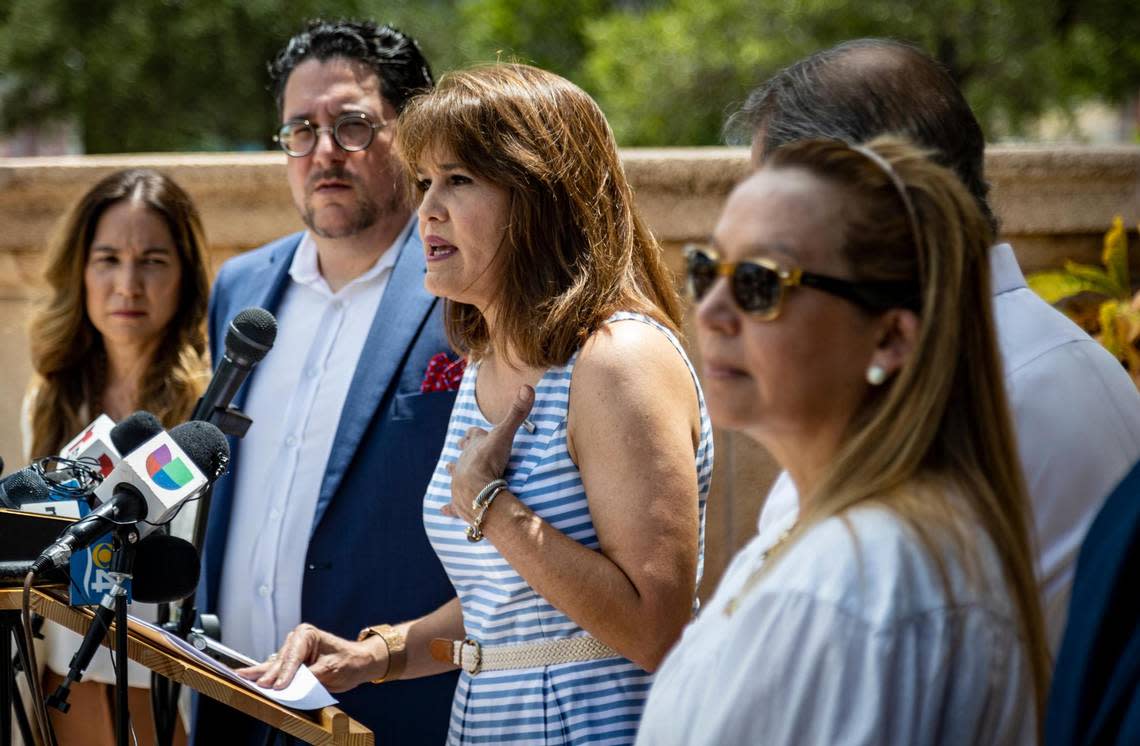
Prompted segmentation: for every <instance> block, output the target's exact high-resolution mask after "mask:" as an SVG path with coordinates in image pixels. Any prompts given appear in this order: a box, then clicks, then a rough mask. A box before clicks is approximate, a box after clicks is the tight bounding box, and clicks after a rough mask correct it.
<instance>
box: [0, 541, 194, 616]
mask: <svg viewBox="0 0 1140 746" xmlns="http://www.w3.org/2000/svg"><path fill="white" fill-rule="evenodd" d="M135 552H136V553H135V567H134V575H133V576H132V578H131V596H132V597H133V598H134V600H135V601H139V602H142V603H148V604H160V603H170V602H173V601H179V600H181V599H183V598H186V597H187V596H189V595H191V594H192V593H194V591H195V590H197V589H198V576H199V573H200V572H201V562H200V560H199V557H198V550H197V549H195V548H194V545H193V544H191V543H190V542H188V541H186V540H185V539H179V538H178V537H176V536H169V535H167V534H151V535H149V536H147V537H146V538H145V539H143V540H141V541H140V542H139V543H138V546H137V548H136V550H135ZM32 565H33V563H32V562H31V561H29V560H8V561H4V562H0V586H5V585H12V584H14V583H22V582H24V577H25V576H26V575H27V574H28V571H29V570H31V569H32ZM39 580H41V581H43V582H48V583H66V582H68V576H67V571H66V570H64V569H63V568H54V567H53V568H48V570H47V571H46V572H44V573H42V574H41V575H40V577H39Z"/></svg>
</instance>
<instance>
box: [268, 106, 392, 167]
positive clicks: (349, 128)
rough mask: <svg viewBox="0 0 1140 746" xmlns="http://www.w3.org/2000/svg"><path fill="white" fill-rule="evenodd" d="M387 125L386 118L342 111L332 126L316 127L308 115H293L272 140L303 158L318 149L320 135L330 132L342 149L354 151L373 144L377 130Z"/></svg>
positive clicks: (294, 155)
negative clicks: (376, 120)
mask: <svg viewBox="0 0 1140 746" xmlns="http://www.w3.org/2000/svg"><path fill="white" fill-rule="evenodd" d="M387 126H388V123H387V122H380V123H379V124H373V123H372V122H371V120H369V119H368V117H366V116H365V115H363V114H357V113H353V114H341V115H340V116H339V117H337V118H336V121H335V122H333V124H332V126H331V127H317V126H316V125H314V124H313V123H312V122H310V121H309V120H308V119H294V120H293V121H292V122H286V123H285V124H283V125H281V129H279V130H277V134H276V135H274V136H273V142H275V143H277V144H278V145H280V146H281V149H282V150H284V151H285V152H286V153H287V154H288V155H290V156H292V157H294V158H302V157H304V156H306V155H308V154H309V153H312V152H313V150H315V149H316V147H317V140H319V139H320V137H321V135H323V134H324V133H326V132H330V133H332V138H333V141H334V142H335V143H336V144H337V145H339V146H340V149H341V150H345V151H348V152H349V153H355V152H357V151H358V150H364V149H365V148H367V147H368V146H369V145H371V144H372V139H373V138H374V137H375V136H376V130H379V129H383V128H385V127H387Z"/></svg>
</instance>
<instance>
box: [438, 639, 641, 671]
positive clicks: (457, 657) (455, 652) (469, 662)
mask: <svg viewBox="0 0 1140 746" xmlns="http://www.w3.org/2000/svg"><path fill="white" fill-rule="evenodd" d="M431 655H432V657H433V658H435V659H436V660H438V661H443V662H444V663H452V664H454V665H456V666H459V667H460V668H462V669H463V670H464V671H467V673H469V674H472V675H474V674H477V673H479V672H480V671H506V670H510V669H515V668H540V667H542V666H555V665H558V664H559V663H577V662H579V661H593V660H601V659H603V658H619V657H621V656H620V655H619V654H618V653H617V651H615V650H614V649H613V648H611V647H610V646H609V645H606V644H605V643H604V642H599V641H598V640H595V639H594V638H593V637H590V636H589V635H587V636H585V637H567V638H563V639H561V640H549V641H547V642H531V643H523V644H521V645H490V646H486V645H481V644H479V642H478V641H477V640H472V639H471V638H470V637H469V638H467V639H466V640H446V639H444V638H442V637H437V638H436V639H434V640H432V641H431Z"/></svg>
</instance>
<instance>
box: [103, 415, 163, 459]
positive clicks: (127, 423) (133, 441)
mask: <svg viewBox="0 0 1140 746" xmlns="http://www.w3.org/2000/svg"><path fill="white" fill-rule="evenodd" d="M161 432H162V423H161V422H159V421H158V418H157V417H155V416H154V415H153V414H151V413H150V412H148V411H146V410H145V409H140V410H139V411H137V412H134V413H133V414H131V415H130V416H129V417H127V418H126V419H124V420H123V421H122V422H120V423H119V424H117V425H115V426H114V427H113V428H111V443H112V444H114V446H115V450H117V451H118V452H119V455H120V456H126V455H127V454H128V453H131V452H132V451H134V450H135V449H137V448H138V447H139V446H141V445H142V444H143V443H145V442H147V441H148V440H150V439H151V438H153V437H154V436H156V435H158V434H159V433H161Z"/></svg>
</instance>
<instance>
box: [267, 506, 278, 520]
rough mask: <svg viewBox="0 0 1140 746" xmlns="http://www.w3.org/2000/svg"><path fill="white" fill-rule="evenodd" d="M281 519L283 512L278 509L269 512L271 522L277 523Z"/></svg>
mask: <svg viewBox="0 0 1140 746" xmlns="http://www.w3.org/2000/svg"><path fill="white" fill-rule="evenodd" d="M280 517H281V511H280V510H278V509H277V508H274V509H273V510H271V511H269V518H270V520H274V521H276V520H277V519H278V518H280Z"/></svg>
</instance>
